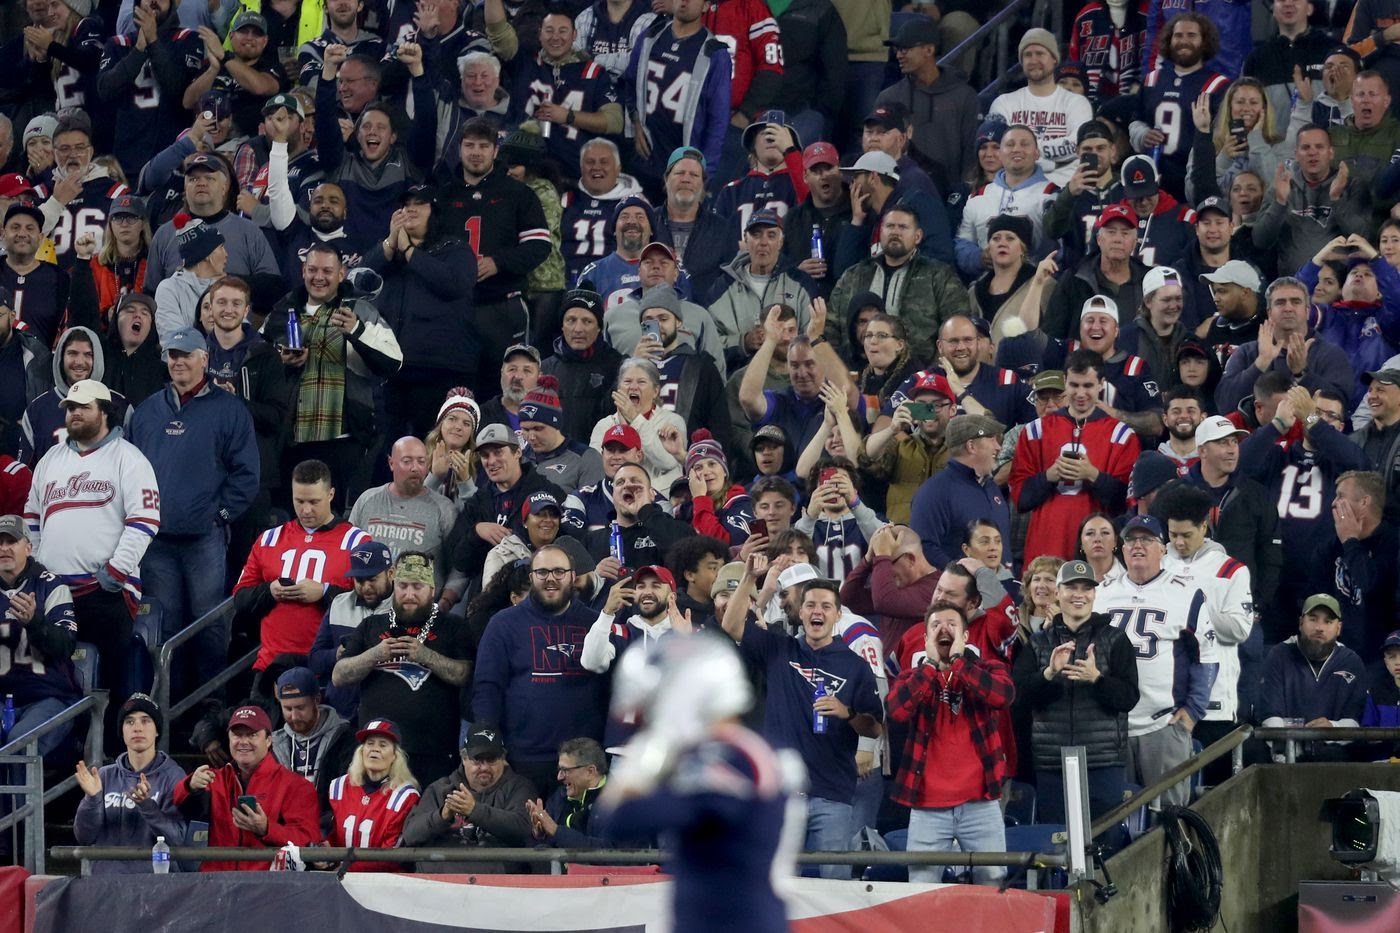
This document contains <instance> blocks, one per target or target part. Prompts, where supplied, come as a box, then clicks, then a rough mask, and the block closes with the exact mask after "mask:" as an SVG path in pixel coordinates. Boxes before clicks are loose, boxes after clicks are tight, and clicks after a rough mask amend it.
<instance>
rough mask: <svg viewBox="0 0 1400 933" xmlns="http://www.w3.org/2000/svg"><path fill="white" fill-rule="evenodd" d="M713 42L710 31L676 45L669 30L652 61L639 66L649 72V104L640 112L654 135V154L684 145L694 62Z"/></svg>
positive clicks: (659, 40) (643, 103) (644, 103)
mask: <svg viewBox="0 0 1400 933" xmlns="http://www.w3.org/2000/svg"><path fill="white" fill-rule="evenodd" d="M711 38H712V36H711V34H710V31H709V30H708V29H701V30H700V31H699V32H697V33H695V35H693V36H688V37H686V38H684V39H681V40H680V41H679V42H677V41H675V39H674V37H673V35H672V34H671V31H670V29H669V28H668V29H666V30H665V31H664V32H663V33H662V34H661V35H660V36H659V37H658V38H657V41H656V45H655V46H653V48H652V57H651V59H650V60H649V61H645V62H638V63H637V64H638V67H641V68H645V69H646V70H647V82H646V85H647V93H646V100H644V101H639V102H638V107H637V109H638V110H640V111H641V114H642V119H643V120H644V121H645V122H646V128H647V132H648V133H649V134H650V135H651V151H652V153H658V152H674V151H675V150H677V149H679V148H680V147H681V146H682V145H684V144H685V109H686V108H685V97H686V91H687V90H688V89H689V88H690V76H691V72H693V71H694V70H695V60H696V59H697V58H698V57H699V56H700V55H702V54H704V49H705V43H707V42H709V41H710V39H711Z"/></svg>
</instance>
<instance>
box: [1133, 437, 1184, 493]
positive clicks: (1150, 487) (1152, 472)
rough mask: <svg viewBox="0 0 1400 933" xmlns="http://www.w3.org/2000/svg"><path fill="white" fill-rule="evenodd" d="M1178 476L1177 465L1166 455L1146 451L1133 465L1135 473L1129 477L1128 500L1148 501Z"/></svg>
mask: <svg viewBox="0 0 1400 933" xmlns="http://www.w3.org/2000/svg"><path fill="white" fill-rule="evenodd" d="M1178 475H1179V474H1178V473H1177V469H1176V464H1175V463H1173V462H1172V460H1171V458H1170V457H1168V456H1167V455H1166V454H1163V453H1159V452H1158V451H1155V450H1144V451H1143V452H1142V453H1141V454H1140V455H1139V456H1138V458H1137V462H1136V463H1134V464H1133V472H1132V474H1131V475H1130V476H1129V477H1128V499H1129V500H1130V501H1133V502H1136V501H1138V500H1139V499H1146V498H1147V497H1148V496H1150V495H1152V494H1153V493H1154V492H1156V491H1157V490H1159V489H1161V488H1162V487H1163V486H1165V485H1167V483H1170V482H1171V481H1172V480H1174V479H1176V478H1177V476H1178Z"/></svg>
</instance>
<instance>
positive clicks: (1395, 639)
mask: <svg viewBox="0 0 1400 933" xmlns="http://www.w3.org/2000/svg"><path fill="white" fill-rule="evenodd" d="M725 566H726V567H727V566H729V565H728V564H726V565H725ZM1386 648H1400V629H1397V630H1396V631H1394V632H1391V633H1390V634H1389V635H1387V636H1385V641H1383V642H1381V650H1382V651H1384V650H1385V649H1386Z"/></svg>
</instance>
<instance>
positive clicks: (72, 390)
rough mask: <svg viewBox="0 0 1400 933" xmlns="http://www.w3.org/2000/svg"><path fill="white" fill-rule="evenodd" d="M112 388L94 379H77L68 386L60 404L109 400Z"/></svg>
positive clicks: (86, 403) (82, 403)
mask: <svg viewBox="0 0 1400 933" xmlns="http://www.w3.org/2000/svg"><path fill="white" fill-rule="evenodd" d="M111 400H112V390H111V389H109V388H107V387H106V386H105V385H103V384H102V383H100V382H98V381H97V380H96V379H79V380H78V381H77V382H75V383H73V384H72V385H71V386H69V387H68V394H67V395H65V396H64V397H63V401H62V402H61V403H60V404H62V405H88V404H90V403H92V402H110V401H111Z"/></svg>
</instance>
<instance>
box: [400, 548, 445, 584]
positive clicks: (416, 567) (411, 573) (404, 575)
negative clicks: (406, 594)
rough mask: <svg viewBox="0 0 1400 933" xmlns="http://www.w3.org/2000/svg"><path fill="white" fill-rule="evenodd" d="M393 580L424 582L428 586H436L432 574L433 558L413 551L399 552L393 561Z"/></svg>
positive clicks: (435, 579)
mask: <svg viewBox="0 0 1400 933" xmlns="http://www.w3.org/2000/svg"><path fill="white" fill-rule="evenodd" d="M394 582H395V583H425V584H427V585H428V586H436V585H437V578H436V577H435V576H434V575H433V559H432V558H431V557H429V556H428V555H427V554H420V553H417V552H414V551H410V552H409V553H407V554H400V555H399V559H398V560H396V561H394Z"/></svg>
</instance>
